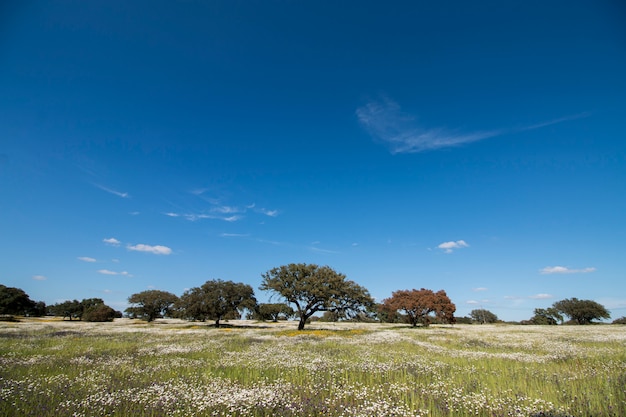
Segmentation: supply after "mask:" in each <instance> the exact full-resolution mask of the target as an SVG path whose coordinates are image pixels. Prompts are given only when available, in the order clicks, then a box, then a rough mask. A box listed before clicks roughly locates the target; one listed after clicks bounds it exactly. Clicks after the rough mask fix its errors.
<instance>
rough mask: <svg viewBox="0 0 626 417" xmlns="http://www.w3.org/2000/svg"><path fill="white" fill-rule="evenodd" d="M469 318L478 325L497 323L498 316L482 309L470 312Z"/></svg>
mask: <svg viewBox="0 0 626 417" xmlns="http://www.w3.org/2000/svg"><path fill="white" fill-rule="evenodd" d="M470 317H471V318H472V320H473V321H474V322H475V323H480V324H486V323H497V322H498V316H496V315H495V314H494V313H492V312H491V311H489V310H485V309H484V308H481V309H477V310H472V311H470Z"/></svg>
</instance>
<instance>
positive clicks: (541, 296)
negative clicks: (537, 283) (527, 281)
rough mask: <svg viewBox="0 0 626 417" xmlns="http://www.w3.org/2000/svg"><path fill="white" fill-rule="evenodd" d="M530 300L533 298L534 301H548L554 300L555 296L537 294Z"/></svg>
mask: <svg viewBox="0 0 626 417" xmlns="http://www.w3.org/2000/svg"><path fill="white" fill-rule="evenodd" d="M528 298H532V299H533V300H548V299H550V298H554V296H553V295H552V294H543V293H542V294H535V295H531V296H530V297H528Z"/></svg>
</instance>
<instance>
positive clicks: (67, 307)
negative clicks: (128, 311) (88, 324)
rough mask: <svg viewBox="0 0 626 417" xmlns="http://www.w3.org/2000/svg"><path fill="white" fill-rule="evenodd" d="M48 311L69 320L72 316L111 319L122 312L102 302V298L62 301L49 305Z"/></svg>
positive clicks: (87, 318) (76, 317)
mask: <svg viewBox="0 0 626 417" xmlns="http://www.w3.org/2000/svg"><path fill="white" fill-rule="evenodd" d="M48 312H49V313H50V314H52V315H54V316H59V317H63V318H64V319H65V317H68V318H69V319H70V321H71V320H72V318H75V319H78V320H85V321H112V320H113V319H114V318H115V317H121V314H122V313H120V312H119V311H115V310H113V309H112V308H111V307H109V306H107V305H106V304H104V300H103V299H102V298H84V299H83V300H82V301H78V300H71V301H70V300H67V301H63V302H61V303H56V304H53V305H51V306H49V307H48Z"/></svg>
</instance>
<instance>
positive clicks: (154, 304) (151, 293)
mask: <svg viewBox="0 0 626 417" xmlns="http://www.w3.org/2000/svg"><path fill="white" fill-rule="evenodd" d="M176 300H178V297H177V296H176V295H174V294H172V293H171V292H167V291H161V290H148V291H142V292H139V293H136V294H133V295H131V296H130V297H129V298H128V302H129V303H130V304H132V305H131V306H130V307H128V308H127V309H126V314H128V315H130V316H131V317H141V318H143V319H145V320H146V321H153V320H154V319H156V318H159V317H164V316H167V315H168V314H169V312H170V309H171V308H172V305H173V304H174V303H175V302H176Z"/></svg>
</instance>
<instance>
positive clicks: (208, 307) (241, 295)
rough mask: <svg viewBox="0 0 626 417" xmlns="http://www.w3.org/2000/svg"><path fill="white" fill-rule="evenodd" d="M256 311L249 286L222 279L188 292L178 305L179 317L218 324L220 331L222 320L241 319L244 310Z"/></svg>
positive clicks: (252, 293) (206, 283)
mask: <svg viewBox="0 0 626 417" xmlns="http://www.w3.org/2000/svg"><path fill="white" fill-rule="evenodd" d="M255 307H256V298H255V297H254V290H253V289H252V287H251V286H250V285H248V284H243V283H238V282H233V281H222V280H221V279H218V280H210V281H207V282H205V283H204V284H203V285H202V286H201V287H195V288H191V289H189V290H187V291H185V293H184V294H183V295H182V296H181V297H180V299H179V300H178V301H177V302H176V304H175V308H176V309H177V310H178V315H179V317H182V318H186V319H193V320H201V321H205V320H215V327H220V320H222V319H224V318H227V317H229V316H231V317H238V316H239V315H240V312H242V311H243V310H245V309H248V310H250V311H253V310H254V309H255Z"/></svg>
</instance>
